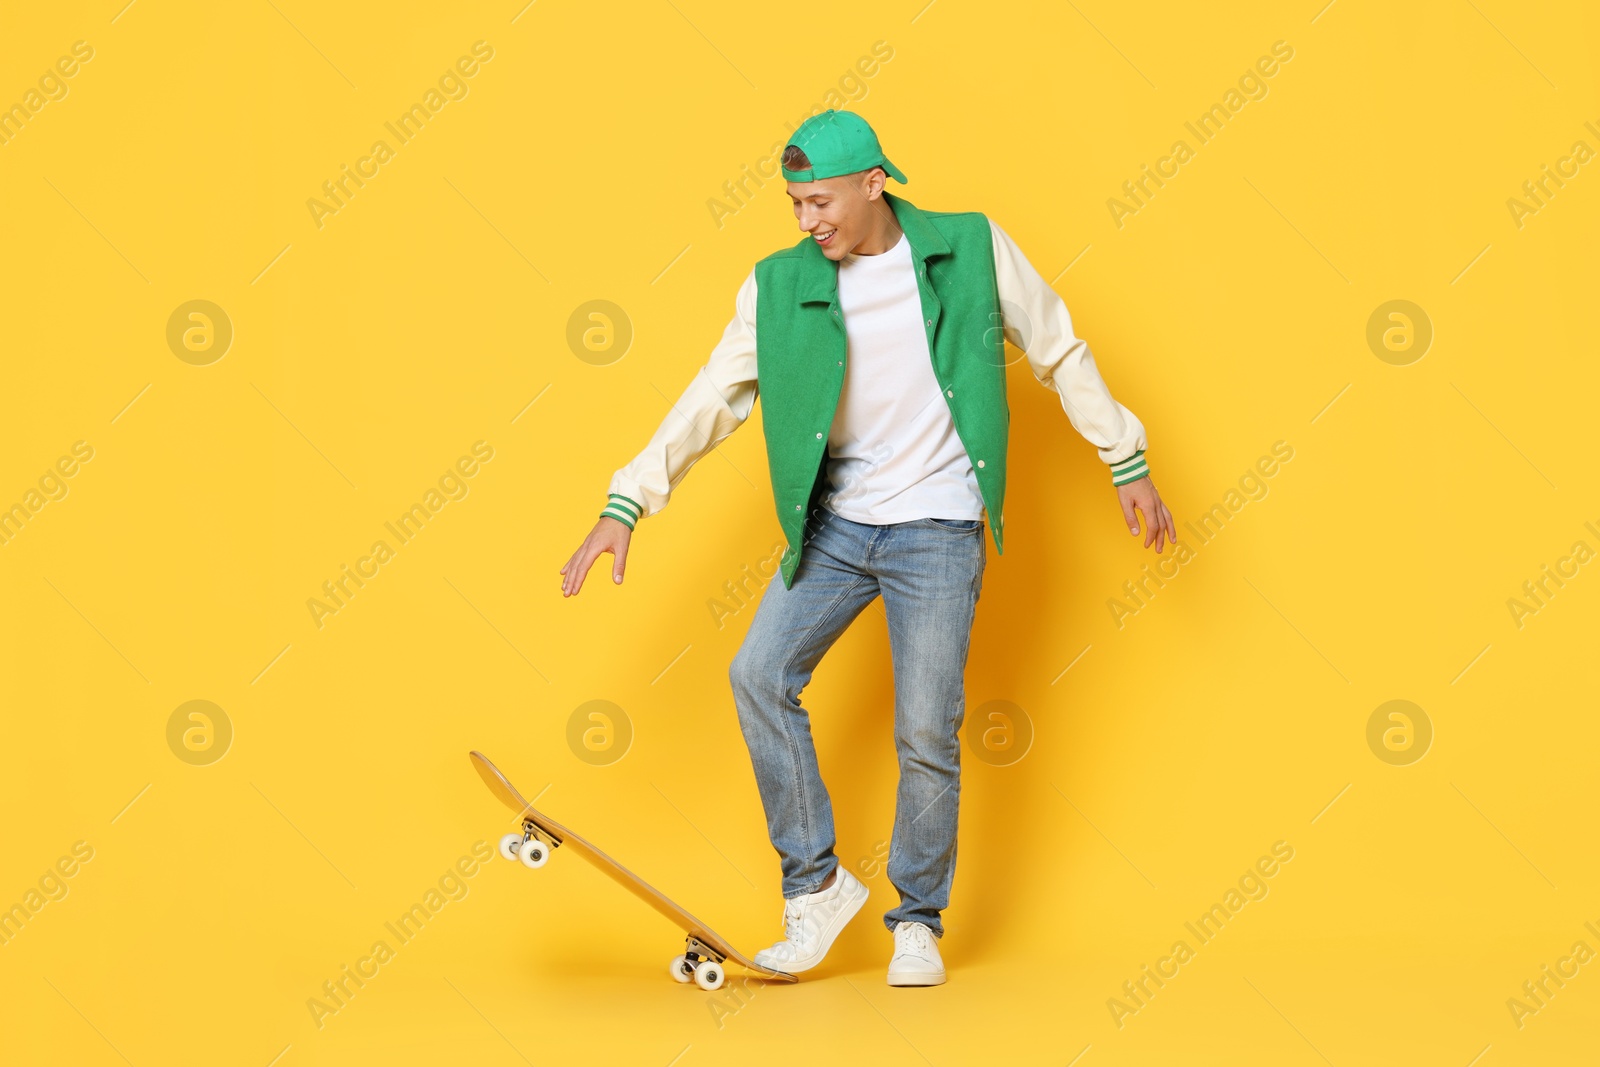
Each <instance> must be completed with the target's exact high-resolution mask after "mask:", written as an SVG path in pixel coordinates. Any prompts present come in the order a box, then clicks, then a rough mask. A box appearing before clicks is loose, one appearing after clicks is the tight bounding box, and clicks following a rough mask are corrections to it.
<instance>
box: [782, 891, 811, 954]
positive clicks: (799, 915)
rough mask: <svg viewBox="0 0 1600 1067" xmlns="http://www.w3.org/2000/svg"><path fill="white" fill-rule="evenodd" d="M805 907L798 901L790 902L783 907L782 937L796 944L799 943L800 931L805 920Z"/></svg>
mask: <svg viewBox="0 0 1600 1067" xmlns="http://www.w3.org/2000/svg"><path fill="white" fill-rule="evenodd" d="M805 913H806V909H805V905H804V904H802V903H800V902H799V901H798V900H791V901H789V902H788V903H786V904H784V906H783V936H784V937H786V938H788V939H789V940H790V941H793V942H795V943H796V944H798V943H799V941H800V929H801V925H802V922H801V920H803V919H804V918H805Z"/></svg>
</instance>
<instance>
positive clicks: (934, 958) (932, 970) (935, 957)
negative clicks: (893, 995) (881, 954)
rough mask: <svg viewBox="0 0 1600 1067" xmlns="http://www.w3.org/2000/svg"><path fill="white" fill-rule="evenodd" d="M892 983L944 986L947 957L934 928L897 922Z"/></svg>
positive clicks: (892, 963) (891, 975)
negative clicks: (945, 958)
mask: <svg viewBox="0 0 1600 1067" xmlns="http://www.w3.org/2000/svg"><path fill="white" fill-rule="evenodd" d="M889 984H890V985H943V984H944V960H943V959H942V958H941V957H940V956H939V945H938V942H937V939H936V938H935V937H934V936H933V931H932V930H931V929H930V928H929V927H928V926H927V925H926V924H924V923H895V925H894V958H893V959H891V960H890V961H889Z"/></svg>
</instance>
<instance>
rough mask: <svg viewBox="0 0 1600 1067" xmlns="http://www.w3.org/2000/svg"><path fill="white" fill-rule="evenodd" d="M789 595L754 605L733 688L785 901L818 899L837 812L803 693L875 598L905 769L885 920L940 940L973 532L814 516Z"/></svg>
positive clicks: (972, 592)
mask: <svg viewBox="0 0 1600 1067" xmlns="http://www.w3.org/2000/svg"><path fill="white" fill-rule="evenodd" d="M806 536H807V541H806V544H805V551H804V553H803V555H802V557H801V560H800V567H799V570H797V571H796V572H795V576H794V585H793V587H792V588H788V589H786V588H784V585H783V580H782V579H781V578H779V577H776V576H775V577H774V578H773V579H772V581H771V582H769V583H768V585H767V588H766V592H765V593H763V594H762V597H761V604H760V606H759V607H758V608H757V609H756V615H755V619H754V620H753V621H752V622H751V624H750V631H749V633H747V634H746V635H745V639H744V643H743V644H742V645H741V646H740V648H739V652H738V655H736V656H735V657H734V659H733V665H732V667H731V668H730V670H729V672H728V673H729V679H730V681H731V682H732V684H733V696H734V704H735V706H736V707H737V708H738V712H739V726H740V729H741V730H743V732H744V739H745V744H746V745H747V746H749V749H750V760H751V763H752V764H753V765H754V767H755V775H756V785H757V787H758V789H759V791H760V794H761V803H762V806H763V808H765V810H766V816H767V833H768V836H769V837H770V838H771V839H772V845H773V848H775V849H776V850H777V852H778V856H779V857H780V859H781V860H782V866H783V895H784V897H785V898H790V897H796V896H800V895H801V894H804V893H813V892H815V891H816V890H817V889H819V888H820V887H821V885H822V883H823V882H825V881H826V880H827V879H828V876H829V874H831V873H832V872H833V870H834V868H836V867H838V866H839V859H838V857H837V856H835V855H834V851H833V850H834V845H835V840H834V828H833V807H832V805H831V803H830V802H829V799H828V790H827V788H826V787H825V786H824V785H823V784H822V776H821V774H820V773H819V771H818V769H817V751H816V748H815V746H814V745H813V744H812V742H811V720H810V717H809V715H808V714H807V712H806V710H805V709H804V708H802V707H801V706H800V692H801V690H803V689H804V688H805V687H806V685H807V683H809V682H810V681H811V674H812V671H814V670H815V669H816V666H817V664H818V663H819V662H820V661H821V659H822V657H823V654H824V653H826V652H827V651H828V649H829V648H831V647H832V646H833V643H834V641H836V640H838V638H839V636H840V634H842V633H843V632H844V630H845V628H846V627H847V626H849V625H850V622H851V621H852V620H853V619H854V618H855V617H856V616H857V615H859V614H860V613H861V611H862V609H863V608H865V607H866V606H867V605H868V604H870V603H872V601H873V599H874V598H875V597H877V596H878V595H879V594H880V593H881V594H882V595H883V607H884V611H885V613H886V614H887V615H888V618H889V644H890V652H891V654H892V656H893V659H894V693H895V699H894V740H895V750H896V752H897V753H898V754H899V759H900V786H899V791H898V793H897V794H896V798H895V817H894V837H893V840H892V841H891V842H890V848H889V865H888V871H889V881H891V882H892V883H894V886H895V888H896V889H898V890H899V891H900V905H899V906H898V907H896V908H894V909H893V910H892V911H890V912H889V913H888V914H886V915H885V916H884V925H885V926H886V927H888V928H889V929H891V930H893V929H894V926H895V924H896V923H898V922H920V923H926V924H927V925H928V926H929V927H930V928H931V929H932V930H933V932H934V934H935V935H936V936H940V937H942V936H944V926H943V924H942V923H941V922H940V920H939V913H940V912H941V911H943V910H944V909H945V908H946V907H947V906H948V905H949V903H950V883H951V880H952V879H953V878H954V876H955V866H956V814H957V810H958V808H959V802H960V799H961V748H960V734H959V732H960V730H961V723H962V720H963V719H964V718H965V715H966V689H965V679H964V674H965V671H966V664H967V647H968V644H969V642H970V640H971V636H972V619H973V614H974V612H975V610H976V608H977V603H978V593H979V590H980V589H981V588H982V586H983V569H984V562H985V559H986V549H985V546H984V530H983V522H982V521H981V520H979V519H914V520H912V521H910V522H898V523H891V524H888V525H882V526H878V525H871V524H868V523H861V522H853V521H851V520H849V519H846V518H842V517H841V516H839V515H836V514H834V513H833V512H831V511H828V510H827V509H826V508H819V509H818V510H817V512H816V517H814V518H813V519H811V520H810V521H809V522H808V524H807V528H806Z"/></svg>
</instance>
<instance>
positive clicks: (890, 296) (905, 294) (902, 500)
mask: <svg viewBox="0 0 1600 1067" xmlns="http://www.w3.org/2000/svg"><path fill="white" fill-rule="evenodd" d="M839 310H840V313H841V315H842V316H843V318H844V328H845V335H846V338H847V341H848V355H847V356H846V357H845V376H844V389H843V391H842V392H841V393H840V396H839V406H838V408H837V410H836V411H835V412H834V416H833V426H832V427H831V428H830V429H829V431H828V463H827V470H826V476H827V479H828V485H827V488H826V489H825V491H824V493H823V495H822V498H821V502H822V504H823V505H824V506H825V507H827V508H828V509H829V510H831V511H833V512H834V513H835V514H837V515H842V516H843V517H845V518H847V519H852V520H854V521H856V522H870V523H878V524H883V523H891V522H909V521H910V520H912V519H921V518H935V519H978V518H982V517H983V495H982V494H981V493H980V492H979V490H978V479H977V476H976V475H975V474H974V473H973V470H972V460H971V459H970V458H968V456H967V450H966V448H965V447H964V446H963V445H962V443H961V438H960V436H959V435H958V434H957V433H956V428H955V422H954V420H952V419H951V417H950V408H949V406H948V405H947V404H946V403H945V398H944V395H943V393H942V392H941V391H940V389H939V381H938V379H937V378H936V377H935V376H934V373H933V358H932V355H931V353H930V352H929V351H928V335H927V331H925V330H924V329H923V323H922V299H921V297H920V296H919V295H918V293H917V276H916V270H915V268H914V266H913V263H912V260H911V242H910V241H908V240H907V239H906V236H905V234H904V233H901V235H900V239H899V241H898V242H896V244H895V246H894V247H893V248H891V249H889V250H888V251H887V252H883V253H881V254H879V255H876V256H861V255H856V254H854V253H851V254H849V255H847V256H845V257H844V258H843V259H842V260H840V261H839Z"/></svg>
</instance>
